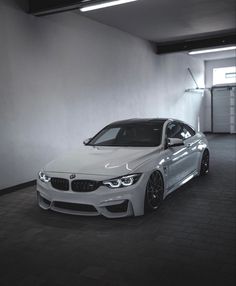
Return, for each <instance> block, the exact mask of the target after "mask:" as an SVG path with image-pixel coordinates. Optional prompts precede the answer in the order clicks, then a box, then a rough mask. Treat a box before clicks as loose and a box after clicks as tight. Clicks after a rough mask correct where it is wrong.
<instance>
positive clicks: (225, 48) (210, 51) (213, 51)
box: [188, 46, 236, 55]
mask: <svg viewBox="0 0 236 286" xmlns="http://www.w3.org/2000/svg"><path fill="white" fill-rule="evenodd" d="M231 50H236V46H232V47H224V48H215V49H209V50H200V51H192V52H189V53H188V54H189V55H198V54H206V53H215V52H223V51H231Z"/></svg>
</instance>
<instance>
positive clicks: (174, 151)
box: [166, 121, 191, 189]
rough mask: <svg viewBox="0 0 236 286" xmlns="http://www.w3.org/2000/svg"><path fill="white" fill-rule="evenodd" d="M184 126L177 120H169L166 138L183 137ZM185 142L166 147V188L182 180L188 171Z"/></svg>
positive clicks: (188, 162) (187, 150)
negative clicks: (180, 144)
mask: <svg viewBox="0 0 236 286" xmlns="http://www.w3.org/2000/svg"><path fill="white" fill-rule="evenodd" d="M183 134H184V128H183V125H182V123H180V122H178V121H173V122H170V123H169V124H168V125H167V127H166V137H167V138H179V139H184V136H183ZM186 143H187V144H190V142H187V141H186V142H185V144H184V145H182V146H175V147H168V148H167V149H166V156H167V157H166V159H167V160H166V162H167V165H166V168H167V173H168V180H167V188H168V189H171V188H172V187H174V185H175V184H178V182H180V181H182V180H183V179H184V178H185V177H186V176H187V175H188V173H189V166H190V165H191V158H190V157H189V153H190V151H189V146H188V145H187V144H186Z"/></svg>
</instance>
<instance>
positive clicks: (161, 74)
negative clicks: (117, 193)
mask: <svg viewBox="0 0 236 286" xmlns="http://www.w3.org/2000/svg"><path fill="white" fill-rule="evenodd" d="M0 36H1V41H0V63H1V65H0V189H3V188H6V187H9V186H13V185H16V184H20V183H23V182H26V181H30V180H32V179H35V178H36V174H37V171H38V170H39V169H40V168H41V167H42V166H43V165H44V164H45V163H47V162H48V161H49V160H51V159H53V158H54V157H56V156H57V155H59V154H60V153H62V152H65V151H67V150H69V149H73V148H76V147H77V146H79V145H80V144H81V143H82V140H83V139H85V138H87V137H89V136H91V135H93V134H94V133H95V132H97V131H98V130H99V129H100V128H102V127H103V126H104V125H105V124H107V123H110V122H112V121H115V120H118V119H125V118H130V117H155V116H159V117H161V116H165V117H169V116H171V117H177V118H180V119H183V120H186V121H187V122H189V123H190V124H192V125H194V126H195V127H196V126H197V125H198V117H199V114H200V108H201V104H202V95H201V94H199V93H185V92H184V90H185V89H186V88H191V87H194V83H193V81H192V79H191V77H190V76H189V74H188V71H187V68H188V67H190V68H191V69H192V71H193V73H194V74H195V76H196V78H197V81H198V82H199V85H202V84H203V82H204V65H203V61H200V60H197V59H195V58H193V57H191V56H188V55H185V54H181V53H180V54H173V55H165V56H157V55H156V54H155V52H154V50H153V47H152V46H151V44H150V43H148V42H146V41H143V40H141V39H138V38H136V37H133V36H131V35H129V34H126V33H124V32H121V31H119V30H116V29H114V28H111V27H108V26H105V25H102V24H100V23H97V22H95V21H92V20H89V19H87V18H84V17H82V16H79V15H78V13H75V12H68V13H64V14H58V15H54V16H47V17H41V18H37V17H34V16H30V15H28V14H25V13H24V12H23V11H22V10H20V8H19V7H18V6H17V5H15V4H14V1H12V0H10V1H9V0H0Z"/></svg>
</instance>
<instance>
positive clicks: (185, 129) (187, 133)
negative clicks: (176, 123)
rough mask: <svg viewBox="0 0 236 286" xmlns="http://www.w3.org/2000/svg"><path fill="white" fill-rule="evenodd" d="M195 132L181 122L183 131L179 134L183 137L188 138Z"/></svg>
mask: <svg viewBox="0 0 236 286" xmlns="http://www.w3.org/2000/svg"><path fill="white" fill-rule="evenodd" d="M195 134H196V133H195V131H194V130H193V129H192V128H191V127H190V126H188V125H186V124H183V131H182V133H181V135H182V136H183V139H187V138H190V137H192V136H194V135H195Z"/></svg>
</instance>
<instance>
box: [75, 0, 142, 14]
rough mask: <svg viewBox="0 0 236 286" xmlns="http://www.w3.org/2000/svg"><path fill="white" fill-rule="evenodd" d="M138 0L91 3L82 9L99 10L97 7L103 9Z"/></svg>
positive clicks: (82, 10)
mask: <svg viewBox="0 0 236 286" xmlns="http://www.w3.org/2000/svg"><path fill="white" fill-rule="evenodd" d="M134 1H137V0H116V1H109V2H105V3H101V4H94V5H89V6H85V7H83V8H81V9H80V11H81V12H87V11H92V10H97V9H102V8H107V7H111V6H116V5H121V4H125V3H129V2H134Z"/></svg>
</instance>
